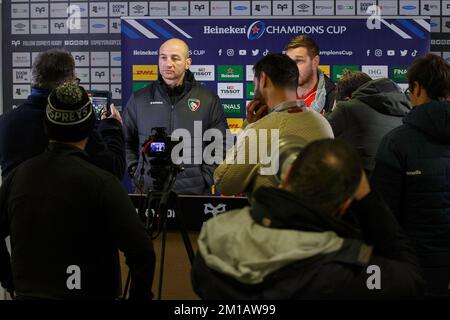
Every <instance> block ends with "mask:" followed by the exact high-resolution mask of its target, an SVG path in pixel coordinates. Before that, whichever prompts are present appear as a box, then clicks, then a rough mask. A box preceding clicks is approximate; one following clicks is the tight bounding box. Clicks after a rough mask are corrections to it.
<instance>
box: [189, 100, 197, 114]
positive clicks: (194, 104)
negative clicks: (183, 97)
mask: <svg viewBox="0 0 450 320" xmlns="http://www.w3.org/2000/svg"><path fill="white" fill-rule="evenodd" d="M188 107H189V109H191V111H196V110H197V109H198V108H200V100H198V99H189V100H188Z"/></svg>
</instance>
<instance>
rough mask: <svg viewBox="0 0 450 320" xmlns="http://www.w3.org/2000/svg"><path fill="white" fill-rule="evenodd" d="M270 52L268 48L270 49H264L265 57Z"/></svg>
mask: <svg viewBox="0 0 450 320" xmlns="http://www.w3.org/2000/svg"><path fill="white" fill-rule="evenodd" d="M268 53H269V50H268V49H266V50H264V52H263V56H264V57H265V56H267V54H268Z"/></svg>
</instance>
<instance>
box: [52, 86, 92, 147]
mask: <svg viewBox="0 0 450 320" xmlns="http://www.w3.org/2000/svg"><path fill="white" fill-rule="evenodd" d="M45 125H46V129H47V135H48V137H49V139H51V140H55V141H62V142H76V141H81V140H83V139H84V138H86V137H88V136H89V135H90V133H91V131H92V130H93V129H94V126H95V115H94V110H93V108H92V103H91V100H90V99H89V96H88V94H87V92H86V90H84V88H83V87H80V86H78V84H76V83H75V82H65V83H64V84H62V85H60V86H59V87H57V88H56V89H55V90H53V91H52V92H51V93H50V95H49V96H48V104H47V109H46V117H45Z"/></svg>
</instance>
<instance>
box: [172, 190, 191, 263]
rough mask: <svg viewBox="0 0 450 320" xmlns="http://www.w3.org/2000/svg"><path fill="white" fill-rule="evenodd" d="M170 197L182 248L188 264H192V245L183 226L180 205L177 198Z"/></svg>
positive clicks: (174, 195) (174, 196)
mask: <svg viewBox="0 0 450 320" xmlns="http://www.w3.org/2000/svg"><path fill="white" fill-rule="evenodd" d="M172 197H173V198H174V202H172V203H175V207H176V211H175V220H176V221H177V223H178V228H179V229H180V232H181V237H182V238H183V242H184V247H185V249H186V253H187V255H188V258H189V262H190V263H191V266H192V263H193V262H194V255H195V254H194V249H193V248H192V244H191V240H190V239H189V235H188V233H187V230H186V225H185V224H184V219H183V213H182V212H181V207H180V204H179V203H178V196H177V195H176V194H175V193H173V194H172Z"/></svg>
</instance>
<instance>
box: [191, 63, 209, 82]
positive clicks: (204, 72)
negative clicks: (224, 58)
mask: <svg viewBox="0 0 450 320" xmlns="http://www.w3.org/2000/svg"><path fill="white" fill-rule="evenodd" d="M189 70H191V72H192V73H193V74H194V77H195V80H197V81H214V76H215V74H214V66H213V65H191V67H190V68H189Z"/></svg>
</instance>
